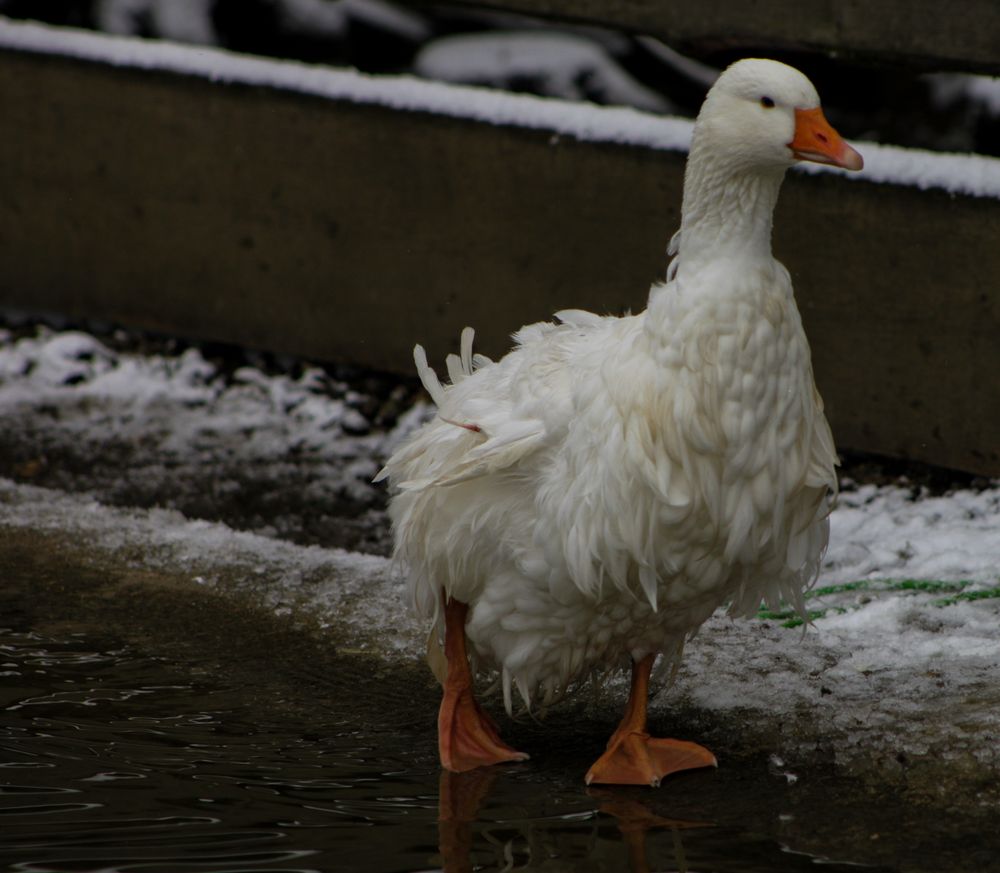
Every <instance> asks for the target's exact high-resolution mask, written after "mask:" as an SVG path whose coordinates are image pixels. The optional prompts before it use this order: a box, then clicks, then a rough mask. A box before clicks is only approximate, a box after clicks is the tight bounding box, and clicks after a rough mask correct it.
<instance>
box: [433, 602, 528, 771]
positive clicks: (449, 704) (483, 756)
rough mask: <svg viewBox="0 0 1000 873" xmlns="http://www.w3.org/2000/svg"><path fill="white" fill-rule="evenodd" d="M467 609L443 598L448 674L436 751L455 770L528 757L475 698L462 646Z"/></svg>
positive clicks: (463, 645)
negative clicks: (507, 739) (506, 739)
mask: <svg viewBox="0 0 1000 873" xmlns="http://www.w3.org/2000/svg"><path fill="white" fill-rule="evenodd" d="M468 612H469V605H468V604H467V603H462V602H461V601H459V600H452V599H450V598H446V599H445V606H444V618H445V633H444V654H445V659H446V660H447V664H448V675H447V678H446V679H445V683H444V697H443V698H442V700H441V709H440V711H439V712H438V751H439V752H440V755H441V766H442V767H444V769H445V770H451V771H452V772H454V773H464V772H465V771H466V770H472V769H474V768H476V767H484V766H487V765H489V764H499V763H502V762H503V761H524V760H526V759H527V757H528V756H527V755H526V754H525V753H524V752H518V751H517V750H515V749H512V748H511V747H510V746H508V745H507V744H506V743H505V742H504V741H503V740H501V739H500V735H499V734H498V733H497V729H496V725H495V724H494V723H493V720H492V719H491V718H490V717H489V716H488V715H487V714H486V712H485V711H484V710H483V709H481V708H480V706H479V704H478V703H477V702H476V698H475V696H474V694H473V690H472V671H471V670H470V669H469V658H468V654H467V653H466V649H465V619H466V616H467V615H468Z"/></svg>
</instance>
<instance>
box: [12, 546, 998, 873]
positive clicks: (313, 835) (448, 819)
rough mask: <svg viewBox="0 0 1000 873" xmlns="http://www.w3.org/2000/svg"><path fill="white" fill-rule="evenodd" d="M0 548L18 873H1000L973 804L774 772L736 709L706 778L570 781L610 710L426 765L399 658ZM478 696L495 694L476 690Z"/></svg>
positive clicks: (715, 738) (146, 577) (408, 666)
mask: <svg viewBox="0 0 1000 873" xmlns="http://www.w3.org/2000/svg"><path fill="white" fill-rule="evenodd" d="M3 534H4V535H3V537H2V540H0V542H2V546H0V566H2V567H3V570H4V579H5V584H4V586H3V589H2V595H0V616H2V620H0V627H3V628H4V629H3V631H2V633H0V663H2V664H3V666H2V668H0V672H2V673H3V675H2V676H0V680H2V685H0V687H2V689H3V691H2V693H3V702H4V707H5V713H4V719H3V722H2V745H3V747H4V753H3V761H4V762H5V763H4V768H3V773H4V775H3V777H2V778H3V784H4V786H5V788H4V792H3V794H2V795H0V798H2V803H0V816H2V819H3V822H4V827H3V829H2V831H0V858H2V859H3V860H4V861H6V862H7V863H8V864H11V865H12V866H13V865H21V866H20V867H18V868H17V869H22V870H43V869H46V870H64V869H72V870H74V871H82V870H98V869H101V870H112V869H113V870H132V869H138V868H139V867H140V866H141V868H142V869H144V870H164V871H167V870H177V869H179V868H180V865H181V864H183V865H185V866H186V867H187V868H188V869H198V870H200V871H206V873H214V871H220V873H221V871H229V870H234V871H235V870H247V871H251V870H262V871H263V870H268V871H270V870H288V871H292V870H346V871H353V870H358V871H361V870H364V871H404V870H406V871H418V870H437V869H443V870H447V871H464V870H470V871H471V870H473V869H482V870H521V869H524V870H553V871H557V870H578V871H591V870H592V871H613V870H631V871H643V870H671V871H673V870H677V871H692V873H693V871H708V870H718V871H747V873H749V871H765V870H767V871H805V870H811V869H815V865H816V864H817V863H820V864H822V865H824V867H827V868H832V869H833V870H841V869H843V870H846V869H847V868H848V866H850V865H858V864H861V865H866V866H869V867H871V868H873V869H876V870H907V871H910V870H912V871H925V870H926V871H931V870H934V871H940V870H956V871H957V870H977V871H978V870H990V869H1000V862H998V860H997V859H1000V835H998V834H997V833H996V830H995V828H992V827H991V825H990V823H991V822H994V821H995V820H996V817H995V813H994V811H993V810H992V809H988V808H981V809H977V807H976V804H975V803H970V802H969V800H970V798H968V797H956V798H954V803H931V802H920V803H917V802H914V800H913V798H912V797H907V796H906V795H905V793H903V792H899V791H897V790H896V789H895V788H891V787H887V788H885V789H883V790H880V789H878V788H877V787H873V785H872V784H871V783H870V781H866V780H863V779H855V778H852V777H850V776H848V775H845V774H844V773H842V772H840V771H839V770H838V768H837V767H835V766H832V765H830V764H828V763H824V762H823V760H821V759H817V760H813V761H811V762H809V763H808V765H807V766H804V767H802V766H800V767H797V768H796V771H795V774H794V776H791V775H789V773H788V771H787V769H786V768H784V767H783V766H781V763H780V762H778V761H776V760H775V759H774V758H773V757H772V756H771V755H770V754H769V752H768V751H767V750H766V749H764V748H752V747H748V745H747V744H746V741H745V739H741V738H740V730H739V727H740V726H739V725H733V724H725V723H722V722H719V723H712V721H711V719H710V718H709V719H708V721H706V720H705V719H706V716H705V714H704V713H702V714H701V716H700V720H699V723H698V724H695V725H692V724H690V723H687V721H688V718H689V716H690V714H689V713H685V712H683V711H678V712H677V713H674V714H671V715H663V714H661V715H659V716H657V717H656V719H655V724H654V726H655V727H656V728H657V729H659V730H661V731H663V732H674V733H677V732H681V731H685V730H694V729H696V730H697V731H698V732H699V738H702V739H705V740H706V741H709V742H711V743H712V745H713V748H714V749H715V750H716V751H717V752H718V754H719V757H720V762H721V766H720V768H719V769H718V770H716V771H700V772H689V773H684V774H678V775H677V776H675V777H673V778H671V779H669V780H667V781H666V782H665V783H664V785H663V786H662V787H661V788H660V789H658V790H651V789H640V788H634V789H632V788H628V789H613V788H597V789H587V788H586V787H585V786H584V785H583V781H582V774H583V772H584V770H585V769H586V766H587V764H588V763H589V762H590V760H591V759H592V758H593V757H595V756H596V755H597V754H598V753H599V751H600V748H601V746H602V744H603V741H604V739H605V738H606V736H607V734H608V733H609V731H610V730H611V728H612V727H613V709H611V708H609V707H608V706H607V705H605V703H606V702H605V703H602V704H600V705H597V706H593V705H591V704H589V703H588V702H586V701H581V700H577V702H575V703H573V704H571V705H570V706H568V707H565V708H563V709H562V710H560V711H557V712H555V713H553V715H552V717H551V718H550V719H549V720H548V721H547V722H546V724H545V725H544V726H542V725H538V724H534V723H532V722H530V721H528V722H520V723H516V724H514V725H510V724H509V723H508V722H507V721H506V720H504V722H503V723H504V731H505V734H506V736H507V738H508V739H510V740H511V741H512V742H513V743H514V744H515V745H516V746H517V747H518V748H523V749H525V750H527V751H529V752H530V753H531V754H532V760H531V761H529V762H526V763H524V764H517V765H510V766H505V767H498V768H494V769H493V770H490V771H476V772H474V773H472V774H464V775H462V776H457V777H454V776H445V777H442V775H441V774H440V772H439V770H438V767H437V764H436V760H435V749H434V721H435V714H436V703H437V691H436V689H435V688H434V686H433V682H432V680H431V679H430V676H429V674H428V673H427V672H426V670H425V669H424V668H423V667H422V665H420V664H418V663H416V662H413V661H411V662H409V663H407V662H402V661H401V662H399V663H395V664H393V663H390V662H387V661H385V660H384V659H383V658H380V657H375V656H373V655H369V654H365V653H363V652H359V651H357V650H356V649H354V648H353V647H345V646H338V641H337V639H336V637H335V636H334V635H331V633H330V631H329V629H327V630H324V629H322V628H319V627H317V626H310V624H309V622H308V621H307V620H306V619H305V618H304V617H303V616H301V615H300V616H298V617H296V616H292V615H289V616H286V617H284V618H281V617H276V616H275V615H274V614H273V612H272V611H270V610H265V609H261V608H258V607H255V606H254V605H253V604H252V603H250V602H249V601H247V600H246V599H245V598H233V597H227V596H224V595H221V594H219V593H218V592H214V591H211V590H206V589H205V588H204V587H202V586H199V585H197V584H195V583H192V582H191V581H190V580H189V579H187V578H185V577H184V576H182V575H177V574H170V573H166V572H162V571H152V570H148V569H139V568H136V567H131V568H130V567H126V566H123V565H122V563H121V562H119V561H109V560H108V559H107V557H106V556H101V555H100V554H97V553H94V552H92V551H88V550H87V548H86V545H85V544H82V543H79V542H72V541H68V540H66V539H65V538H60V537H56V536H52V535H39V534H37V533H35V532H23V531H22V532H17V531H11V530H10V529H7V530H5V531H4V532H3ZM491 705H492V706H493V707H494V708H496V701H495V700H494V701H492V704H491Z"/></svg>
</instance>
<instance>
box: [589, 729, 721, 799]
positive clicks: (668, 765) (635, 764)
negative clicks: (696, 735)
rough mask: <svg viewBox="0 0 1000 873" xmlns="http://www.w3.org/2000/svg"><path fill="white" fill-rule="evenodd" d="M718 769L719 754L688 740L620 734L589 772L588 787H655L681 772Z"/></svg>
mask: <svg viewBox="0 0 1000 873" xmlns="http://www.w3.org/2000/svg"><path fill="white" fill-rule="evenodd" d="M715 766H718V764H717V762H716V760H715V755H713V754H712V753H711V752H710V751H708V749H706V748H705V747H704V746H699V745H698V744H697V743H691V742H688V741H687V740H670V739H659V738H656V737H651V736H650V735H649V734H647V733H645V732H642V731H624V732H618V733H616V734H615V735H614V736H613V737H612V738H611V742H609V743H608V749H607V751H606V752H605V753H604V754H603V755H601V757H600V758H598V759H597V761H596V762H595V763H594V766H593V767H591V768H590V770H589V771H588V773H587V778H586V781H587V784H588V785H590V784H592V783H595V782H597V783H602V784H605V785H651V786H653V787H654V788H655V787H656V786H658V785H659V784H660V780H661V779H663V777H664V776H668V775H670V774H671V773H677V772H678V771H680V770H693V769H696V768H699V767H715Z"/></svg>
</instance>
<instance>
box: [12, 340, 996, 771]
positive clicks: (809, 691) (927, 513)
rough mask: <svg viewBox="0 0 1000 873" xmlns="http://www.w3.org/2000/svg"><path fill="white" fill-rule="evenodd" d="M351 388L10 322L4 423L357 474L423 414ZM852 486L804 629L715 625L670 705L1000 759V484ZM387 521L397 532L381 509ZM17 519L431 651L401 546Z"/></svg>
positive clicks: (845, 737) (892, 749)
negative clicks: (222, 443) (381, 419)
mask: <svg viewBox="0 0 1000 873" xmlns="http://www.w3.org/2000/svg"><path fill="white" fill-rule="evenodd" d="M343 390H344V389H343V388H341V387H338V386H336V385H335V384H334V383H333V382H332V381H331V380H330V379H329V378H328V377H326V376H325V375H323V374H322V373H321V372H320V371H318V370H313V369H311V368H308V367H307V368H305V369H304V370H303V373H302V374H301V375H300V376H298V377H294V378H293V377H292V376H289V375H287V374H280V373H279V374H268V373H265V372H263V371H262V370H260V369H257V368H255V367H251V366H245V367H241V368H238V369H237V370H236V371H235V373H234V374H233V375H232V377H231V378H228V379H227V378H223V376H222V374H220V373H219V372H218V370H217V369H216V368H215V367H214V366H213V365H212V364H210V363H209V362H208V361H206V359H205V358H204V357H203V356H202V355H201V354H200V353H199V352H198V351H197V350H194V349H188V350H187V351H185V352H183V353H179V354H177V355H140V354H137V353H128V354H126V353H122V352H115V351H113V350H112V349H110V348H109V347H108V346H107V345H105V344H103V343H101V342H100V341H98V340H97V339H96V338H94V337H92V336H90V335H88V334H86V333H82V332H79V331H63V332H53V331H49V330H41V331H40V332H39V333H38V334H37V335H35V336H29V337H22V338H20V339H15V338H14V337H13V336H11V335H10V334H5V335H0V420H2V421H4V422H6V423H8V424H9V423H10V422H11V421H12V420H21V421H24V420H31V419H33V420H35V421H36V422H37V423H38V427H39V428H40V430H39V431H37V432H38V433H43V432H44V429H45V428H49V427H51V428H67V429H68V430H69V432H70V433H72V435H73V438H74V439H76V440H78V441H80V442H81V443H82V444H84V445H87V446H96V447H99V446H100V445H101V444H102V440H106V439H107V436H108V432H109V427H114V428H117V427H119V426H121V427H124V428H126V432H127V435H128V439H130V440H135V441H139V442H142V441H143V440H150V439H151V440H152V443H153V445H154V448H155V451H157V452H164V453H168V454H171V455H172V456H173V457H174V458H176V459H182V458H184V457H185V456H186V455H189V454H192V453H194V454H197V453H198V452H199V451H201V448H200V447H201V446H202V444H203V440H204V438H205V434H206V433H207V432H209V431H212V430H222V431H225V432H229V433H231V434H233V435H235V436H236V437H237V438H238V442H239V443H240V445H239V446H238V447H235V448H234V449H233V451H236V452H239V453H241V454H240V457H241V458H242V460H243V463H244V464H245V465H247V466H250V467H252V466H253V465H254V464H256V463H257V462H258V460H259V459H260V458H261V457H273V456H275V455H280V453H282V452H284V451H287V450H288V448H289V446H291V445H294V444H297V443H301V444H304V445H308V446H310V447H311V450H313V451H315V452H318V453H328V460H329V462H330V465H329V468H328V469H330V470H331V471H333V472H331V476H333V477H334V478H336V476H338V475H340V476H348V477H349V476H350V475H353V474H349V473H348V472H347V471H348V470H350V469H352V465H354V464H363V465H364V468H365V475H368V471H374V469H376V468H377V466H378V465H379V463H380V462H381V460H382V458H383V457H384V455H385V453H387V452H389V451H391V450H392V446H393V443H394V441H395V440H398V439H399V438H400V437H401V435H402V433H403V432H405V431H406V430H408V429H410V428H412V427H415V426H416V425H417V424H418V423H419V422H420V421H421V420H423V419H424V418H425V416H426V415H427V411H426V407H423V406H417V407H415V408H414V409H412V410H411V411H409V412H406V413H404V414H403V415H402V416H400V417H399V419H398V424H397V425H396V429H395V430H394V431H393V432H385V431H384V430H383V431H379V430H378V429H377V428H375V427H374V426H371V425H370V423H369V425H370V429H369V431H368V432H367V433H351V432H350V430H351V429H350V428H349V427H346V426H345V425H346V423H347V422H348V421H349V420H350V416H349V410H350V406H349V405H348V404H346V403H345V402H344V400H343V399H341V398H338V397H335V396H328V395H329V394H331V393H334V394H336V393H342V392H343ZM156 410H161V411H163V410H166V412H165V413H164V414H159V413H157V412H156ZM337 470H339V472H336V471H337ZM176 473H177V475H178V476H182V475H184V472H183V468H177V469H176ZM200 484H201V487H202V488H209V487H210V483H207V482H201V483H200ZM846 484H847V487H846V488H845V489H844V491H843V493H842V495H841V498H840V502H839V504H838V506H837V508H836V509H835V510H834V512H833V515H832V518H831V522H832V533H831V545H830V549H829V551H828V553H827V556H826V559H825V561H824V564H823V567H822V572H821V575H820V578H819V580H818V582H817V585H816V588H815V589H814V590H813V591H812V592H810V594H809V596H808V599H807V607H808V609H809V611H810V614H811V616H812V625H811V626H810V627H808V628H807V629H803V628H802V627H798V626H796V624H797V622H798V619H797V617H796V616H795V614H794V613H792V612H788V613H779V614H769V613H763V614H762V615H761V617H760V618H758V619H756V620H750V621H731V620H729V619H727V618H725V617H723V616H721V615H719V616H716V617H714V618H713V619H711V620H710V621H709V622H708V623H707V624H706V625H705V626H704V628H703V629H702V631H701V632H700V633H699V635H698V636H697V637H696V638H695V639H694V640H693V641H692V642H691V643H690V644H689V646H688V650H687V655H686V658H685V661H684V664H683V666H682V669H681V673H680V677H679V679H678V682H677V684H676V686H674V687H673V688H671V689H667V690H665V691H664V692H662V693H661V694H660V695H658V696H657V698H656V699H655V708H659V709H670V708H673V707H675V706H677V705H678V704H679V703H680V704H682V705H685V706H689V707H694V708H695V709H696V710H697V711H700V712H702V713H711V714H712V717H713V718H715V717H726V716H732V718H733V719H734V720H735V721H737V722H738V723H739V724H740V725H741V726H742V727H741V729H742V728H743V727H745V729H746V730H747V731H750V732H753V731H765V732H766V731H770V734H769V736H771V738H772V739H771V740H769V742H770V741H773V734H774V731H776V730H777V731H779V733H780V734H781V736H782V739H781V741H780V748H781V749H782V753H783V754H786V755H796V754H800V753H801V754H803V755H806V754H810V753H812V752H810V750H812V751H813V752H814V751H815V749H816V748H821V749H825V750H826V751H829V752H830V753H832V754H833V755H834V756H835V757H836V758H837V759H838V760H840V761H843V762H847V763H850V762H852V761H856V760H857V759H859V758H865V757H866V756H867V759H870V758H871V756H872V755H875V756H877V757H878V758H879V760H880V761H883V762H887V766H892V767H900V766H902V765H901V764H900V763H899V761H900V760H901V759H900V758H899V756H900V755H903V756H904V757H906V756H909V758H921V757H923V758H928V759H930V758H936V759H939V760H949V761H952V760H954V761H958V762H961V761H965V762H967V763H968V764H969V766H970V767H980V768H981V767H982V765H983V764H988V765H989V766H991V767H992V766H996V765H997V764H998V755H1000V750H998V748H997V746H996V743H995V735H996V731H997V730H1000V483H994V484H993V485H992V486H991V487H986V488H982V489H978V490H973V489H958V490H955V491H953V492H951V493H949V494H945V495H935V494H930V493H927V492H926V491H922V490H921V489H919V488H914V487H908V486H904V485H892V486H880V487H877V486H875V485H870V484H861V485H855V484H852V483H846ZM178 487H179V486H178ZM364 487H369V486H368V485H367V484H366V485H365V486H364ZM324 499H328V498H323V497H322V496H321V497H320V498H318V504H319V505H321V504H322V502H323V500H324ZM377 519H378V523H379V524H381V525H382V526H383V527H384V526H385V525H386V524H387V522H386V519H385V516H384V514H382V513H381V512H379V513H378V514H377ZM3 529H6V530H12V529H22V530H23V529H29V530H33V531H43V532H48V533H50V534H51V535H52V536H62V535H65V536H67V537H69V538H70V539H71V540H73V541H75V542H77V543H86V544H88V545H87V548H90V549H94V550H98V551H100V552H102V553H104V554H106V555H108V556H110V558H111V559H112V560H115V561H120V562H122V563H123V564H125V565H132V566H137V567H152V568H157V569H163V570H169V571H170V572H175V573H181V574H184V575H186V576H188V578H190V579H192V580H199V582H200V583H201V584H206V585H211V586H215V587H217V588H218V589H219V590H222V591H226V592H229V593H233V594H237V595H239V596H243V597H247V598H250V599H252V600H254V601H256V602H258V603H260V604H264V605H266V606H267V607H269V608H271V609H273V610H275V611H276V612H277V613H279V614H285V613H288V612H298V613H300V614H303V615H308V616H310V617H312V618H315V619H316V620H317V621H319V622H320V623H321V624H325V625H328V626H329V628H330V633H331V635H332V639H333V640H334V641H336V642H337V643H338V644H341V645H348V646H351V647H357V648H364V649H366V650H367V651H370V652H373V653H376V654H379V655H381V656H382V657H384V658H387V659H390V660H393V659H400V658H402V659H406V660H407V661H410V662H414V661H417V660H419V659H420V657H421V656H422V654H423V651H424V639H423V629H422V628H420V627H419V626H418V625H417V624H416V623H415V622H414V620H413V618H412V617H411V615H410V613H409V611H408V609H407V604H406V600H405V593H404V590H403V585H402V583H401V580H400V579H399V577H398V575H397V574H395V573H394V572H393V570H392V567H391V566H390V563H389V561H387V560H386V559H384V558H380V557H377V556H373V555H364V554H359V553H356V552H348V551H344V550H340V549H335V548H327V547H320V546H318V545H299V544H295V543H293V542H290V541H288V540H287V539H286V538H282V537H281V536H280V535H279V532H276V531H273V530H272V531H270V532H269V535H268V536H262V535H260V534H258V533H252V532H249V531H240V530H235V529H233V527H232V526H230V525H226V524H223V523H220V522H218V521H215V520H208V519H205V518H201V519H199V518H196V517H193V516H192V515H191V514H190V513H189V514H187V515H185V514H182V513H180V512H178V511H176V510H173V509H164V508H137V507H135V506H121V505H119V506H111V505H108V502H107V501H106V500H105V499H103V498H102V497H100V496H96V495H95V494H94V493H90V494H88V493H76V494H73V493H67V492H66V491H65V490H62V489H58V488H42V487H37V486H35V485H31V484H25V483H23V482H22V483H16V482H14V481H11V480H10V479H2V480H0V530H3ZM990 737H992V738H993V739H990ZM970 762H971V763H970ZM955 766H958V764H956V765H955ZM963 766H964V765H963Z"/></svg>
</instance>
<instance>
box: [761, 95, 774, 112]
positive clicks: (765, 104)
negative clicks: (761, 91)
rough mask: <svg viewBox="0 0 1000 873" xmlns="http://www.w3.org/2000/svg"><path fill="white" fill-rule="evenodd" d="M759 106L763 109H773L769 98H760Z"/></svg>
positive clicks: (772, 103) (772, 102)
mask: <svg viewBox="0 0 1000 873" xmlns="http://www.w3.org/2000/svg"><path fill="white" fill-rule="evenodd" d="M760 105H761V106H763V107H764V108H765V109H774V101H773V100H772V99H771V98H770V97H761V98H760Z"/></svg>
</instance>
